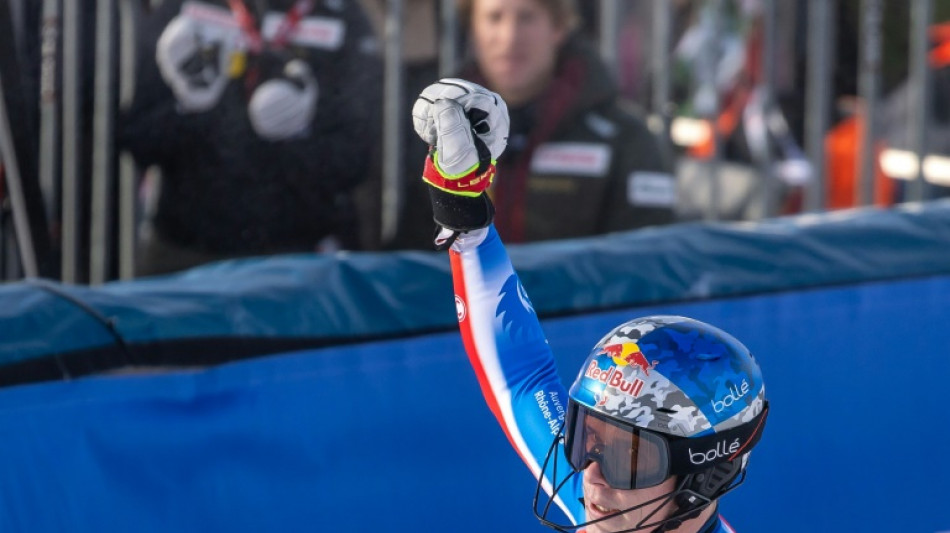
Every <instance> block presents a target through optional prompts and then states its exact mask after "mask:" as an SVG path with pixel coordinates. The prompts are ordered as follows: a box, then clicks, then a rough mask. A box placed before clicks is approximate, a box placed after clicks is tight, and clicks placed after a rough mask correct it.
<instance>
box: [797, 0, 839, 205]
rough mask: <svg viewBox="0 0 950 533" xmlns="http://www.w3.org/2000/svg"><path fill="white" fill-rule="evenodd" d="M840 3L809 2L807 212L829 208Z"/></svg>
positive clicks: (806, 103)
mask: <svg viewBox="0 0 950 533" xmlns="http://www.w3.org/2000/svg"><path fill="white" fill-rule="evenodd" d="M837 4H838V2H837V0H809V2H808V32H807V34H808V35H807V40H808V46H807V49H806V54H807V61H806V68H807V73H806V78H805V152H806V153H807V154H808V160H809V161H810V162H811V168H812V179H811V180H809V182H808V186H807V188H806V189H805V199H804V203H805V205H804V207H805V210H806V211H811V212H815V211H821V210H822V209H824V207H825V202H826V200H825V190H826V189H825V188H826V183H827V179H828V177H827V175H826V168H827V165H826V161H825V159H826V154H825V134H826V133H827V131H828V124H829V113H830V112H831V98H832V94H831V93H832V85H831V72H832V65H833V58H834V57H835V53H836V51H835V39H834V36H835V24H834V22H835V18H836V17H835V16H834V14H835V10H836V8H837Z"/></svg>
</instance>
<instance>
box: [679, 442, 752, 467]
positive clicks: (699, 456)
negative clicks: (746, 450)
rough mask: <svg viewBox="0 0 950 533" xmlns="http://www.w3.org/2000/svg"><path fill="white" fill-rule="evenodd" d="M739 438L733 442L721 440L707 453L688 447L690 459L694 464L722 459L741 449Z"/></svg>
mask: <svg viewBox="0 0 950 533" xmlns="http://www.w3.org/2000/svg"><path fill="white" fill-rule="evenodd" d="M739 446H740V444H739V439H736V440H734V441H732V444H727V443H726V441H721V442H719V443H717V444H716V447H715V448H713V449H711V450H706V453H702V452H694V451H693V449H692V448H687V449H686V451H687V452H688V453H689V461H690V462H691V463H693V464H694V465H701V464H703V463H707V462H709V461H715V460H716V459H722V458H723V457H729V456H731V455H733V454H735V453H736V452H737V451H739Z"/></svg>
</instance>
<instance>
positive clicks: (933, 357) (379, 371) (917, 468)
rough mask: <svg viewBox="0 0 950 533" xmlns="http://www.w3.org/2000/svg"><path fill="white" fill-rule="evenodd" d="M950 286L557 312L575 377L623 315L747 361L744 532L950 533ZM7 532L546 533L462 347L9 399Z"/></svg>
mask: <svg viewBox="0 0 950 533" xmlns="http://www.w3.org/2000/svg"><path fill="white" fill-rule="evenodd" d="M948 302H950V276H940V277H931V278H923V279H915V280H904V281H891V282H878V283H866V284H859V285H852V286H842V287H834V288H824V289H817V290H803V291H796V292H784V293H780V294H768V295H758V296H749V297H742V298H731V299H723V300H715V301H706V302H692V303H670V304H665V305H662V306H652V307H647V308H636V309H624V310H615V311H611V312H602V313H592V314H585V315H577V316H572V317H564V318H557V319H548V320H545V321H544V327H545V331H546V333H547V335H548V336H549V338H550V342H551V346H552V347H553V348H554V350H555V356H556V358H557V360H558V364H559V367H560V370H561V375H562V378H563V379H564V380H565V381H566V382H567V381H570V380H572V379H573V377H574V376H573V374H574V372H575V371H576V369H577V368H578V366H579V365H580V364H581V362H582V361H583V358H584V356H585V355H586V353H587V350H589V348H590V346H591V345H592V344H593V343H594V342H595V341H596V339H597V338H599V336H600V335H601V334H602V333H603V332H604V331H606V330H607V329H609V328H610V327H612V326H613V325H615V324H617V323H619V322H621V321H624V320H626V319H628V318H630V317H631V316H635V315H643V314H655V313H679V314H685V315H688V316H693V317H696V318H699V319H702V320H705V321H708V322H711V323H713V324H715V325H717V326H720V327H722V328H724V329H726V330H727V331H730V332H732V333H734V334H735V335H736V336H737V337H739V338H741V339H743V341H744V342H745V343H746V344H747V345H748V346H749V347H750V348H751V349H752V350H753V352H754V353H755V354H756V357H757V358H758V360H759V362H760V364H761V366H762V368H763V372H764V375H765V379H766V384H767V385H766V386H767V389H768V394H769V397H770V400H771V402H772V412H771V415H770V418H769V422H768V426H767V428H766V431H765V436H764V438H763V440H762V442H761V444H760V446H759V447H758V448H757V450H756V451H755V452H754V453H753V457H752V462H751V465H750V475H749V479H748V481H747V483H746V485H745V486H743V487H741V488H740V489H739V490H737V491H736V492H735V493H733V494H731V495H729V496H727V497H726V498H725V500H724V503H723V511H724V513H725V516H726V517H727V519H728V520H729V521H730V522H731V523H732V524H733V525H734V526H735V527H736V529H737V530H738V531H739V532H746V533H752V532H765V531H767V532H770V533H793V532H794V533H798V532H801V531H869V532H884V531H901V532H911V533H914V532H918V533H935V532H939V531H947V530H950V513H948V512H947V510H946V506H945V504H944V502H943V496H942V494H943V480H945V479H947V478H948V476H950V465H948V463H947V462H946V461H945V460H943V459H944V455H945V451H946V443H947V442H950V424H948V423H947V422H948V420H950V419H948V417H947V410H946V405H947V398H946V396H947V391H948V389H947V386H946V383H947V382H948V379H950V357H948V355H947V354H950V340H948V336H947V335H946V334H945V328H944V327H943V322H944V321H945V316H946V314H947V311H948ZM0 471H2V472H3V475H2V476H0V531H4V532H6V531H11V532H30V533H46V532H59V531H71V532H101V531H136V532H143V533H149V532H167V531H176V532H206V531H228V532H259V531H288V532H290V531H293V532H297V531H301V532H302V531H346V532H364V531H365V532H370V531H391V532H394V533H399V532H403V531H405V532H414V533H415V532H428V531H452V532H459V533H469V532H471V533H476V532H478V533H481V532H484V531H517V532H519V533H528V532H538V533H540V532H542V531H547V529H545V528H543V527H542V526H540V525H539V524H537V522H536V521H535V520H534V517H533V516H532V515H531V513H530V511H529V505H530V501H531V495H532V491H533V488H534V487H533V483H532V480H531V476H530V474H529V473H528V471H527V469H526V468H524V467H523V465H521V464H520V462H519V460H518V459H517V457H516V456H515V453H514V452H513V451H512V450H511V448H510V447H509V446H508V444H507V442H506V441H505V439H504V437H503V436H502V432H501V431H500V429H499V428H498V427H497V425H496V423H495V421H494V419H493V418H492V416H491V415H490V413H489V411H488V409H487V408H486V407H485V405H484V403H483V401H482V398H481V396H480V393H479V391H478V387H477V384H476V380H475V377H474V374H473V372H472V370H471V369H470V368H469V366H468V363H467V360H466V357H465V355H464V353H463V351H462V346H461V342H460V340H459V338H458V335H457V334H456V333H454V332H450V333H440V334H432V335H426V336H420V337H415V338H409V339H402V340H390V341H378V342H372V343H365V344H357V345H349V346H339V347H333V348H326V349H321V350H307V351H300V352H295V353H286V354H281V355H275V356H272V357H264V358H257V359H252V360H248V361H242V362H235V363H230V364H225V365H220V366H215V367H210V368H206V369H201V370H194V371H175V370H170V371H169V372H167V373H164V374H157V375H156V374H148V375H119V376H114V375H113V376H96V377H88V378H84V379H79V380H73V381H68V382H51V383H41V384H34V385H21V386H17V387H8V388H4V389H0Z"/></svg>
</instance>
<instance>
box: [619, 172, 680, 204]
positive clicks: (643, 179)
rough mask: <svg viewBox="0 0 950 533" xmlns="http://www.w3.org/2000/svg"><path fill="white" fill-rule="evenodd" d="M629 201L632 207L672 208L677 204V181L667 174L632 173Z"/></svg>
mask: <svg viewBox="0 0 950 533" xmlns="http://www.w3.org/2000/svg"><path fill="white" fill-rule="evenodd" d="M627 201H628V202H629V203H630V205H642V206H651V207H672V206H674V205H675V204H676V180H675V179H674V178H673V176H672V175H671V174H667V173H666V172H643V171H641V172H631V173H630V175H629V176H627Z"/></svg>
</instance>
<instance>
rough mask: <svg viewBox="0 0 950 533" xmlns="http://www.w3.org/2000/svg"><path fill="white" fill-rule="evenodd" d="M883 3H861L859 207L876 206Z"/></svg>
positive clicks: (866, 0)
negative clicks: (861, 121)
mask: <svg viewBox="0 0 950 533" xmlns="http://www.w3.org/2000/svg"><path fill="white" fill-rule="evenodd" d="M883 10H884V1H883V0H861V32H860V36H861V37H860V47H859V49H860V58H861V59H860V62H859V71H858V94H859V96H860V97H861V102H862V104H861V110H862V111H863V116H864V117H863V118H864V123H863V127H862V132H861V146H860V151H859V154H858V163H859V166H858V168H859V172H858V179H857V199H858V202H857V203H858V205H870V204H872V203H874V185H875V184H874V176H875V169H876V168H877V156H876V154H875V147H874V145H875V143H876V141H877V120H878V118H877V117H878V113H877V111H878V110H877V104H878V98H879V93H880V91H881V51H882V46H883V43H882V39H883V35H882V32H881V22H882V16H883Z"/></svg>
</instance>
